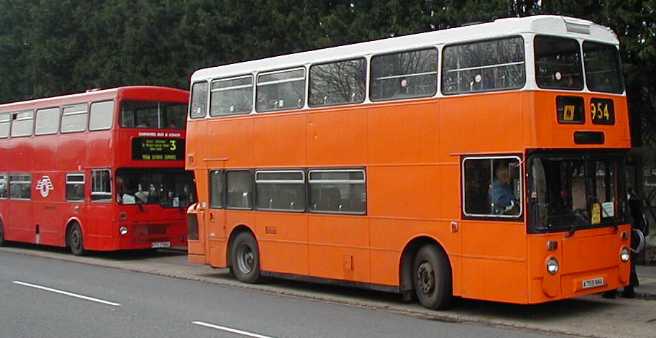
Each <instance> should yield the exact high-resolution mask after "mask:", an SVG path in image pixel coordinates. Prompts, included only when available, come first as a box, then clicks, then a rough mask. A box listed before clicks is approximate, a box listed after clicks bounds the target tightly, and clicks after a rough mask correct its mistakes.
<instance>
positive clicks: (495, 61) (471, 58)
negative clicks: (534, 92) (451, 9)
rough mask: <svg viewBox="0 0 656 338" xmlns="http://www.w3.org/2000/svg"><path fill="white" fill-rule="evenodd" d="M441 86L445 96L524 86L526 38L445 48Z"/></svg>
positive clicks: (511, 38) (517, 37)
mask: <svg viewBox="0 0 656 338" xmlns="http://www.w3.org/2000/svg"><path fill="white" fill-rule="evenodd" d="M442 83H443V84H442V92H443V93H444V94H446V95H449V94H462V93H471V92H485V91H496V90H508V89H518V88H522V87H524V84H525V83H526V67H525V58H524V39H523V38H522V37H520V36H515V37H510V38H503V39H497V40H487V41H478V42H471V43H465V44H459V45H453V46H447V47H445V48H444V65H443V67H442Z"/></svg>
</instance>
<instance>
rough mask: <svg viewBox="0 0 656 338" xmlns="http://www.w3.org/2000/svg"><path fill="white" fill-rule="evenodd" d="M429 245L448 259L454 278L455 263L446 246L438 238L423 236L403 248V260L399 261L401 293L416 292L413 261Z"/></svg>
mask: <svg viewBox="0 0 656 338" xmlns="http://www.w3.org/2000/svg"><path fill="white" fill-rule="evenodd" d="M427 244H430V245H434V246H435V247H436V248H437V250H439V251H440V252H441V253H442V254H443V255H444V256H445V257H446V259H447V261H448V262H449V269H450V270H451V278H453V266H452V264H453V263H452V262H451V259H450V258H449V255H448V254H447V252H446V250H445V249H444V245H442V243H441V242H440V241H439V240H438V239H437V238H434V237H432V236H430V235H427V234H421V235H418V236H416V237H414V238H412V239H411V240H409V241H408V242H407V243H406V245H405V246H404V247H403V251H402V253H401V259H400V261H399V291H400V292H401V293H407V292H411V291H413V290H414V285H413V283H412V260H413V258H414V257H415V255H416V254H417V251H418V250H419V248H421V247H423V246H424V245H427Z"/></svg>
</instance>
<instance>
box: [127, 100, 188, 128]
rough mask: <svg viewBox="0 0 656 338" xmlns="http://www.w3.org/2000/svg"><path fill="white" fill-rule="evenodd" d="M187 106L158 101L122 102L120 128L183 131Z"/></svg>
mask: <svg viewBox="0 0 656 338" xmlns="http://www.w3.org/2000/svg"><path fill="white" fill-rule="evenodd" d="M186 113H187V105H186V104H184V103H169V102H158V101H123V102H122V103H121V127H122V128H143V129H180V130H181V129H185V123H186Z"/></svg>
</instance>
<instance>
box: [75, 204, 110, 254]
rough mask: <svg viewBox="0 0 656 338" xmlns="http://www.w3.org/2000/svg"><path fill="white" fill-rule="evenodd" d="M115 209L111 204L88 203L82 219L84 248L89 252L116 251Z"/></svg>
mask: <svg viewBox="0 0 656 338" xmlns="http://www.w3.org/2000/svg"><path fill="white" fill-rule="evenodd" d="M115 214H116V207H115V206H114V205H113V204H112V203H111V202H90V203H89V204H88V205H87V206H86V207H85V211H84V215H83V216H84V217H82V219H81V220H82V222H83V224H82V232H83V236H84V241H85V242H84V243H85V247H86V248H87V249H89V250H118V249H119V247H118V240H117V239H118V228H119V226H118V225H117V224H116V223H115V219H116V218H115V217H116V216H115Z"/></svg>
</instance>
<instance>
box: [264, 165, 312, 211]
mask: <svg viewBox="0 0 656 338" xmlns="http://www.w3.org/2000/svg"><path fill="white" fill-rule="evenodd" d="M255 184H256V188H257V190H256V191H257V201H256V204H255V207H256V208H258V209H263V210H292V211H305V173H304V172H303V171H300V170H294V171H257V172H255Z"/></svg>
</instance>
